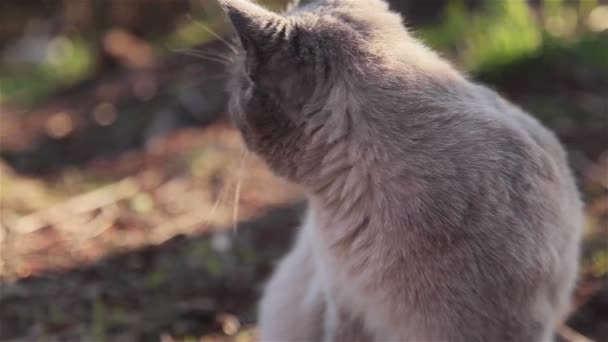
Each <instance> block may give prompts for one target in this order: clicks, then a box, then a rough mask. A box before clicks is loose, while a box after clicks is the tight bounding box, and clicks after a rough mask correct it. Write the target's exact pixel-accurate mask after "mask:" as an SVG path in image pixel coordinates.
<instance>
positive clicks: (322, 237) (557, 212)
mask: <svg viewBox="0 0 608 342" xmlns="http://www.w3.org/2000/svg"><path fill="white" fill-rule="evenodd" d="M223 4H224V7H225V8H226V11H227V12H228V14H229V15H230V17H231V19H232V21H233V23H234V25H235V27H236V29H237V32H238V33H239V36H240V38H241V41H242V44H243V46H244V49H245V52H244V53H243V54H240V55H238V56H237V58H238V59H237V64H236V65H235V77H234V79H233V93H232V95H233V96H232V105H233V112H234V119H235V123H236V124H237V126H238V127H239V128H240V129H241V131H242V133H243V136H244V138H245V140H246V142H247V144H248V146H249V148H251V149H252V150H253V151H255V152H257V153H258V154H259V155H260V156H262V157H263V158H264V159H265V160H266V161H267V162H268V164H269V166H270V167H271V168H272V169H273V170H274V171H275V172H276V173H277V174H279V175H281V176H284V177H286V178H288V179H290V180H291V181H293V182H296V183H299V184H300V185H302V186H303V187H304V188H305V189H306V191H307V193H308V195H309V212H308V214H307V218H306V220H305V224H304V225H303V227H302V230H301V232H300V234H299V236H298V239H297V242H296V245H295V246H294V248H293V250H292V251H291V252H290V253H289V254H288V255H287V256H286V257H285V259H284V260H283V261H282V262H281V263H280V265H279V266H278V268H277V270H276V271H275V274H274V275H273V277H272V278H271V280H270V281H269V283H268V285H267V287H266V291H265V294H264V297H263V299H262V302H261V308H260V330H261V337H262V340H265V341H296V340H297V341H320V340H325V341H371V340H374V341H546V340H550V339H551V338H552V334H553V333H554V329H555V327H556V325H557V324H558V323H559V320H560V319H561V318H562V315H563V314H564V313H565V310H566V309H567V307H568V304H569V297H570V294H571V291H572V288H573V285H574V283H575V278H576V271H577V263H578V254H579V247H578V245H579V239H580V230H581V221H582V214H581V203H580V200H579V196H578V193H577V190H576V187H575V184H574V181H573V179H572V176H571V174H570V171H569V169H568V165H567V162H566V156H565V153H564V151H563V149H562V147H561V146H560V144H559V142H558V141H557V139H556V138H555V137H554V136H553V134H552V133H550V132H549V131H548V130H546V129H545V128H543V127H542V126H541V125H540V124H539V123H538V122H537V121H536V120H534V119H533V118H532V117H530V116H529V115H527V114H525V113H524V112H522V111H521V110H520V109H518V108H517V107H515V106H513V105H511V104H509V103H508V102H506V101H504V100H503V99H501V98H500V97H499V96H498V95H496V94H495V93H494V92H493V91H491V90H488V89H487V88H485V87H482V86H479V85H476V84H474V83H471V82H470V81H468V80H467V79H465V78H464V77H462V76H461V75H460V74H459V73H458V72H456V71H455V70H454V69H453V68H452V67H451V66H450V65H449V64H447V63H446V62H444V61H443V60H441V59H440V58H439V57H437V56H436V55H435V54H434V53H433V52H431V51H429V50H428V49H426V48H425V47H424V46H422V45H421V44H420V43H419V42H417V41H416V40H414V39H413V38H411V36H410V35H409V34H408V33H407V32H406V30H405V29H404V28H403V25H402V24H401V20H400V17H399V16H397V15H396V14H394V13H391V12H390V11H388V9H387V6H386V4H385V3H384V2H382V1H380V0H326V1H318V2H313V3H311V4H308V5H306V6H304V7H301V8H295V9H294V10H293V12H292V14H291V15H289V16H287V17H285V16H280V15H276V14H273V13H270V12H267V11H265V10H263V9H261V8H260V7H258V6H257V5H254V4H252V3H249V2H247V1H246V0H224V1H223Z"/></svg>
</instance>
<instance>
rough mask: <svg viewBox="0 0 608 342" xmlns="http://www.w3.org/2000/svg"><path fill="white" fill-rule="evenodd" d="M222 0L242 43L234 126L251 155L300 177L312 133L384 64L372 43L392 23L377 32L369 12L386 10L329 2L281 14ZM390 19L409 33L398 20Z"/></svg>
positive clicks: (234, 81) (233, 85)
mask: <svg viewBox="0 0 608 342" xmlns="http://www.w3.org/2000/svg"><path fill="white" fill-rule="evenodd" d="M220 2H221V4H222V6H223V8H224V10H225V12H226V13H227V14H228V17H229V18H230V20H231V22H232V24H233V26H234V28H235V30H236V32H237V35H238V38H239V41H240V49H239V51H238V52H237V54H236V56H235V58H234V60H235V63H234V65H233V66H232V68H231V72H232V77H231V81H230V82H229V91H230V94H231V101H230V111H231V113H232V116H233V121H234V123H235V124H236V125H237V127H238V128H239V129H240V130H241V132H242V134H243V137H244V140H245V142H246V144H247V146H248V147H249V148H250V149H251V150H253V151H255V152H256V153H258V154H259V155H260V156H262V157H263V158H265V159H266V161H267V162H268V163H269V165H270V166H271V167H272V168H273V169H274V171H275V172H277V173H279V174H281V175H284V176H287V177H290V178H293V176H294V173H295V172H296V170H295V169H296V168H297V167H298V164H299V163H300V162H301V161H302V158H305V156H304V154H305V153H308V152H309V151H310V150H311V149H313V147H312V146H311V140H312V139H313V134H316V133H318V134H323V132H322V131H323V130H320V126H321V125H323V124H324V121H326V120H327V119H328V117H327V116H328V115H329V113H330V112H335V111H336V110H335V107H336V106H339V107H344V105H343V104H340V102H344V101H346V100H347V99H345V98H339V97H340V96H338V95H336V94H337V93H339V94H341V95H342V97H344V96H346V95H347V93H348V90H347V89H348V88H349V86H351V85H353V84H354V83H357V82H358V79H363V78H365V75H364V74H365V73H368V72H370V70H371V69H373V68H375V67H377V65H378V64H379V63H376V61H375V59H376V58H378V57H377V51H374V48H373V47H372V46H371V44H370V41H371V40H372V37H373V36H374V35H380V34H381V32H380V33H379V32H378V29H379V28H382V29H384V28H385V27H386V26H385V25H386V24H385V23H383V25H384V26H383V25H376V26H378V27H379V28H378V29H376V27H375V26H374V20H369V19H367V17H368V16H367V14H366V13H370V12H371V13H374V12H378V13H389V12H388V11H387V7H386V4H385V3H384V2H383V1H379V0H367V1H360V2H354V1H348V0H346V1H326V2H319V3H312V4H308V5H306V6H302V7H299V8H295V9H294V10H292V11H291V12H289V13H286V14H277V13H274V12H271V11H269V10H266V9H264V8H262V7H260V6H259V5H257V4H254V3H252V2H250V1H249V0H220ZM358 3H361V4H364V5H365V7H361V8H358V7H357V6H361V5H358ZM376 6H379V7H376ZM376 10H377V11H376ZM389 19H390V20H389V22H391V20H392V22H394V25H397V26H398V27H399V28H402V27H401V21H400V18H398V16H396V15H394V14H392V13H391V17H389ZM375 20H376V22H378V18H375ZM359 83H360V82H359ZM344 120H348V119H346V118H345V119H344ZM319 132H320V133H319ZM318 149H319V148H317V150H318ZM307 151H308V152H307Z"/></svg>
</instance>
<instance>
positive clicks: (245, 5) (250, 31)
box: [219, 0, 285, 50]
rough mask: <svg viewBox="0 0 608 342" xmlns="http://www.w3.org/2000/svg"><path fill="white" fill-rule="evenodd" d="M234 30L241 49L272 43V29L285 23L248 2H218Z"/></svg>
mask: <svg viewBox="0 0 608 342" xmlns="http://www.w3.org/2000/svg"><path fill="white" fill-rule="evenodd" d="M219 2H220V4H221V5H222V7H223V8H224V11H225V12H226V14H228V17H229V18H230V21H231V22H232V25H233V26H234V29H235V30H236V32H237V34H238V36H239V38H240V40H241V43H242V45H243V48H245V50H248V48H249V46H250V45H251V44H252V45H254V46H263V45H267V44H268V43H269V42H271V41H272V39H273V38H272V37H273V33H274V32H273V28H276V27H278V26H281V24H282V23H283V22H284V21H285V18H283V17H282V16H280V15H278V14H276V13H273V12H271V11H269V10H267V9H265V8H263V7H261V6H258V5H256V4H255V3H253V2H251V1H249V0H219Z"/></svg>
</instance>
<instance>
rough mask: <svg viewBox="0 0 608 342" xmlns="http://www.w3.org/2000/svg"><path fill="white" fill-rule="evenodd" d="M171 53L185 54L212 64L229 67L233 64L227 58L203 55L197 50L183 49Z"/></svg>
mask: <svg viewBox="0 0 608 342" xmlns="http://www.w3.org/2000/svg"><path fill="white" fill-rule="evenodd" d="M171 51H173V52H176V53H180V54H183V55H185V56H191V57H197V58H200V59H203V60H208V61H211V62H215V63H218V64H222V65H224V66H227V65H229V64H230V63H231V60H229V59H227V58H222V57H220V56H215V55H213V56H212V55H207V54H205V53H203V52H202V51H195V50H192V49H185V50H183V49H173V50H171Z"/></svg>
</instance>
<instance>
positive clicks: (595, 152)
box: [0, 0, 608, 342]
mask: <svg viewBox="0 0 608 342" xmlns="http://www.w3.org/2000/svg"><path fill="white" fill-rule="evenodd" d="M264 3H265V4H267V5H268V6H269V7H272V8H274V9H281V8H284V6H285V3H284V1H274V2H271V1H265V2H264ZM391 6H392V7H393V8H394V9H395V10H398V11H400V12H402V13H403V14H404V15H405V17H406V18H407V19H406V22H407V23H408V25H409V26H410V27H411V28H412V30H413V31H414V33H415V35H416V36H418V37H419V38H420V39H422V40H423V41H425V42H426V43H427V44H429V45H430V46H432V47H434V48H435V49H437V50H439V51H440V52H441V53H442V54H443V55H444V56H445V57H447V58H449V59H450V60H452V61H453V62H454V63H455V64H456V65H457V66H458V67H459V68H460V69H461V70H464V71H466V72H468V73H469V74H470V75H471V76H472V77H473V78H475V79H477V80H480V81H483V82H485V83H487V84H489V85H490V86H492V87H493V88H495V89H497V90H498V91H499V92H500V93H502V94H503V95H504V96H505V97H507V98H509V99H511V100H512V101H514V102H516V103H518V104H520V105H521V106H523V107H524V108H526V109H527V110H529V111H530V112H531V113H533V114H534V115H536V116H537V117H538V118H539V119H540V120H542V121H543V122H544V123H545V124H546V125H548V126H549V127H551V128H552V129H553V130H555V131H556V132H557V133H558V135H559V136H560V138H561V139H562V141H563V142H564V143H565V144H566V146H567V148H568V151H569V154H570V158H571V164H572V167H573V169H574V170H575V173H576V176H577V179H578V182H579V185H580V189H581V191H582V192H583V195H584V198H585V203H586V213H587V220H586V226H585V231H586V233H585V245H584V254H583V260H582V268H581V275H580V284H579V287H578V289H577V292H576V295H575V298H574V301H573V307H572V313H571V315H570V318H569V319H568V321H567V322H566V324H564V326H563V327H562V328H561V329H560V332H559V334H560V339H562V340H564V341H589V340H593V341H608V2H607V1H599V0H580V1H559V0H546V1H540V0H536V1H529V2H526V1H523V0H488V1H482V0H468V1H464V0H463V1H457V0H454V1H448V0H433V1H423V0H401V1H400V0H394V1H392V2H391ZM0 23H1V24H0V341H156V340H158V341H163V342H168V341H199V340H203V341H215V340H222V341H223V340H227V341H251V340H252V339H253V338H254V336H255V326H254V322H255V303H256V300H257V297H258V295H259V291H260V287H261V284H262V282H263V280H264V279H265V278H266V277H267V276H268V274H269V272H270V271H271V270H272V267H273V265H274V264H275V263H276V261H277V260H278V258H279V257H280V256H281V255H283V253H285V251H286V250H287V248H289V245H290V243H291V240H292V235H293V232H294V228H295V226H296V224H297V223H298V221H299V217H300V216H299V215H300V214H301V212H302V210H303V208H304V206H305V205H304V204H303V198H302V196H301V193H300V192H299V191H298V189H297V188H295V187H294V186H291V185H289V184H286V183H285V182H283V181H281V180H279V179H277V178H275V177H273V176H272V174H271V173H270V172H269V171H268V170H267V169H266V168H265V166H264V165H263V163H261V162H260V161H259V160H257V159H256V158H255V157H254V156H251V155H249V154H247V153H245V152H244V150H243V147H242V144H241V140H240V137H239V135H238V133H237V132H236V131H235V130H234V129H233V128H232V127H231V126H230V123H229V120H228V117H227V114H226V112H225V100H226V94H225V93H224V91H223V84H224V81H225V78H226V71H225V64H226V58H227V56H229V54H228V52H229V49H228V48H227V46H226V44H225V43H223V42H222V39H221V38H220V37H229V36H230V34H231V31H230V30H231V28H230V26H229V25H228V22H227V20H226V19H225V18H224V16H223V15H222V13H221V11H220V8H219V6H218V4H217V3H216V2H215V1H213V0H128V1H127V0H63V1H62V0H38V1H23V0H2V1H1V2H0Z"/></svg>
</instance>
